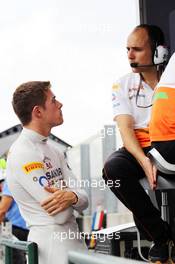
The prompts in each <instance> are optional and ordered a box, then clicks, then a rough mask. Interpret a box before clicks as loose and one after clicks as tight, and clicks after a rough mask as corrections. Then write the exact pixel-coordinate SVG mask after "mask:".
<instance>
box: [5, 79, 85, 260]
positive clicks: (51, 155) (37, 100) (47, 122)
mask: <svg viewBox="0 0 175 264" xmlns="http://www.w3.org/2000/svg"><path fill="white" fill-rule="evenodd" d="M50 88H51V85H50V82H40V81H34V82H28V83H24V84H22V85H20V86H19V87H18V88H17V89H16V91H15V92H14V95H13V102H12V103H13V108H14V111H15V113H16V114H17V116H18V117H19V119H20V121H21V123H22V124H23V130H22V132H21V134H20V136H19V138H18V139H17V140H16V141H15V143H14V144H13V145H12V147H11V148H10V151H9V155H8V160H7V180H8V185H9V188H10V191H11V192H12V194H13V196H14V198H15V200H16V202H17V203H18V205H19V209H20V211H21V214H22V216H23V217H24V219H25V220H26V223H27V225H28V227H29V228H30V232H29V237H28V240H29V241H33V242H36V243H37V244H38V250H39V264H48V263H49V264H56V263H61V264H63V263H67V261H66V260H67V253H68V251H69V250H73V249H76V250H77V249H81V248H85V247H84V245H83V242H82V240H81V239H80V233H79V232H78V228H77V224H76V220H75V217H74V214H73V211H74V209H75V210H77V211H79V212H81V211H82V210H84V209H86V208H87V206H88V199H87V195H86V193H85V192H84V190H82V189H80V188H78V186H79V185H78V182H77V180H76V179H75V177H74V175H73V174H72V171H71V170H70V168H69V167H68V165H67V163H66V161H65V159H64V156H63V155H62V154H61V153H60V152H59V151H58V150H57V149H56V148H54V147H53V145H50V143H49V140H48V136H49V134H50V131H51V128H52V127H54V126H57V125H61V124H62V123H63V116H62V111H61V108H62V104H61V103H60V102H59V101H57V100H56V97H55V95H54V94H53V92H52V91H51V89H50Z"/></svg>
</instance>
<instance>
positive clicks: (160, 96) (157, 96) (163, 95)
mask: <svg viewBox="0 0 175 264" xmlns="http://www.w3.org/2000/svg"><path fill="white" fill-rule="evenodd" d="M158 99H168V94H167V93H166V92H157V93H156V94H155V95H154V99H153V102H155V101H156V100H158Z"/></svg>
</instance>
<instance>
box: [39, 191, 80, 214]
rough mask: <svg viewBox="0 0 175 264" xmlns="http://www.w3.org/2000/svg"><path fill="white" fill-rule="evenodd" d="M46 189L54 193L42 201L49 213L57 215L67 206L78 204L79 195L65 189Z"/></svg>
mask: <svg viewBox="0 0 175 264" xmlns="http://www.w3.org/2000/svg"><path fill="white" fill-rule="evenodd" d="M45 190H46V191H48V192H50V193H52V194H51V195H50V196H49V197H48V198H46V199H45V200H44V201H42V202H41V206H42V207H43V209H44V210H46V212H47V213H48V214H49V215H55V214H57V213H59V212H61V211H64V210H65V209H66V208H68V207H70V206H72V205H73V204H76V202H77V200H78V198H77V195H76V194H75V193H74V192H72V191H68V190H66V188H65V189H57V188H52V187H45Z"/></svg>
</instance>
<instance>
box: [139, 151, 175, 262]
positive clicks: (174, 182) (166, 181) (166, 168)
mask: <svg viewBox="0 0 175 264" xmlns="http://www.w3.org/2000/svg"><path fill="white" fill-rule="evenodd" d="M148 155H149V158H150V159H151V161H152V163H153V164H155V166H156V168H157V169H158V170H159V171H161V172H163V173H165V174H166V176H162V175H158V176H157V187H156V190H160V192H161V218H162V219H163V220H164V221H166V222H167V223H170V215H169V205H168V193H167V190H172V189H175V164H171V163H168V162H167V161H166V160H165V159H164V158H163V157H162V156H161V154H160V153H159V152H158V151H157V150H156V149H155V148H153V149H152V150H151V151H149V153H148ZM140 184H141V185H142V187H143V188H144V189H145V190H147V191H148V190H151V188H150V185H149V183H148V181H147V179H146V177H145V178H143V179H141V180H140ZM139 240H140V236H139V232H138V250H139V254H140V256H141V258H143V259H144V260H146V259H145V258H144V257H143V256H142V253H141V248H140V241H139Z"/></svg>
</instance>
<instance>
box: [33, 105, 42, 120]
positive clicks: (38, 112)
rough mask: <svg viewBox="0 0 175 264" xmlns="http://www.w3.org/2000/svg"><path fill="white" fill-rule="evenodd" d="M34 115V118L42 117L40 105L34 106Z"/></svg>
mask: <svg viewBox="0 0 175 264" xmlns="http://www.w3.org/2000/svg"><path fill="white" fill-rule="evenodd" d="M32 115H34V117H36V118H40V117H41V107H39V106H38V105H36V106H34V108H33V110H32Z"/></svg>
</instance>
